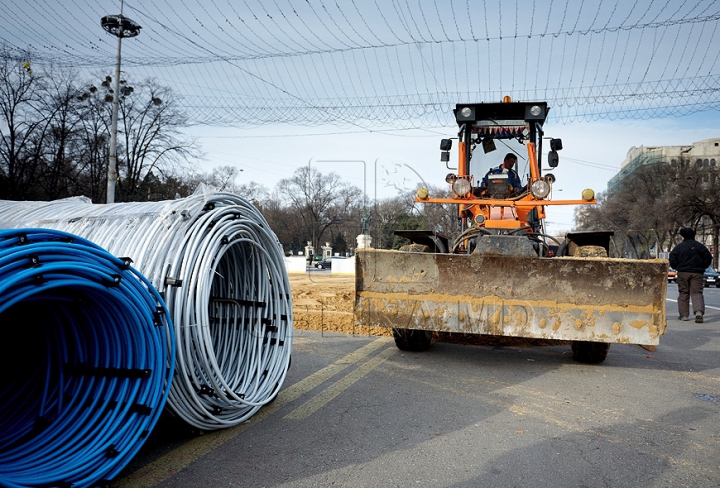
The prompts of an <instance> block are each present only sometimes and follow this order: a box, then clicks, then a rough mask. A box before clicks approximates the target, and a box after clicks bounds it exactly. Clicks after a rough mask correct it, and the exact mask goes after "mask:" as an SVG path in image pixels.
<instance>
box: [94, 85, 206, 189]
mask: <svg viewBox="0 0 720 488" xmlns="http://www.w3.org/2000/svg"><path fill="white" fill-rule="evenodd" d="M108 78H109V77H108ZM110 81H111V80H108V79H106V80H105V82H103V84H107V85H108V86H107V87H106V89H107V93H106V96H105V100H106V101H107V102H108V103H110V102H111V99H110V95H111V94H110V89H109V84H110ZM120 91H121V96H120V104H119V107H120V108H119V109H120V121H121V127H122V131H121V132H122V134H121V136H119V137H118V140H119V141H120V140H121V141H122V147H121V148H120V149H118V155H122V156H121V157H120V158H119V175H120V181H119V185H118V193H119V195H120V199H121V200H124V201H128V200H133V199H136V198H143V195H142V189H141V186H142V185H141V183H142V181H143V179H144V178H145V177H146V176H147V175H148V174H149V173H150V172H154V173H157V174H161V175H162V174H163V173H164V172H166V171H172V170H174V169H176V168H177V166H178V165H182V164H183V163H184V162H186V161H187V159H188V158H189V157H190V156H193V155H195V152H196V150H197V149H196V146H195V144H194V143H193V142H192V141H188V140H184V139H181V138H180V137H179V134H180V132H179V129H180V128H181V127H184V126H185V125H186V123H187V122H186V117H185V116H184V115H183V114H182V113H181V112H180V111H179V109H178V108H177V104H176V101H175V97H174V95H173V93H172V91H171V90H170V89H169V88H167V87H160V86H157V85H156V84H155V82H154V81H152V80H149V81H145V82H143V83H140V84H138V85H137V87H131V86H129V85H128V84H127V83H126V82H125V80H120Z"/></svg>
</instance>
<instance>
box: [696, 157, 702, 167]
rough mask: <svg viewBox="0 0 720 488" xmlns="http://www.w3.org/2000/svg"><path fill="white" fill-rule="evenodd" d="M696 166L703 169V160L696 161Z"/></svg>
mask: <svg viewBox="0 0 720 488" xmlns="http://www.w3.org/2000/svg"><path fill="white" fill-rule="evenodd" d="M695 166H697V167H698V168H702V159H698V160H697V161H695Z"/></svg>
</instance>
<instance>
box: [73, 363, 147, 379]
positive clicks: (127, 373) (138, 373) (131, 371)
mask: <svg viewBox="0 0 720 488" xmlns="http://www.w3.org/2000/svg"><path fill="white" fill-rule="evenodd" d="M66 368H67V369H68V371H69V372H70V373H74V374H76V375H80V376H107V377H110V378H149V377H150V375H151V374H152V370H151V369H139V368H99V367H94V366H88V365H86V364H77V365H72V364H68V365H66Z"/></svg>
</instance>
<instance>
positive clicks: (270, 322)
mask: <svg viewBox="0 0 720 488" xmlns="http://www.w3.org/2000/svg"><path fill="white" fill-rule="evenodd" d="M260 323H261V324H263V325H272V320H270V319H266V318H262V319H260Z"/></svg>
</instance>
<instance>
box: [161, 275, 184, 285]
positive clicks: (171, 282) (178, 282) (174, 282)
mask: <svg viewBox="0 0 720 488" xmlns="http://www.w3.org/2000/svg"><path fill="white" fill-rule="evenodd" d="M165 286H182V280H179V279H177V278H172V277H170V276H166V277H165Z"/></svg>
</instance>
